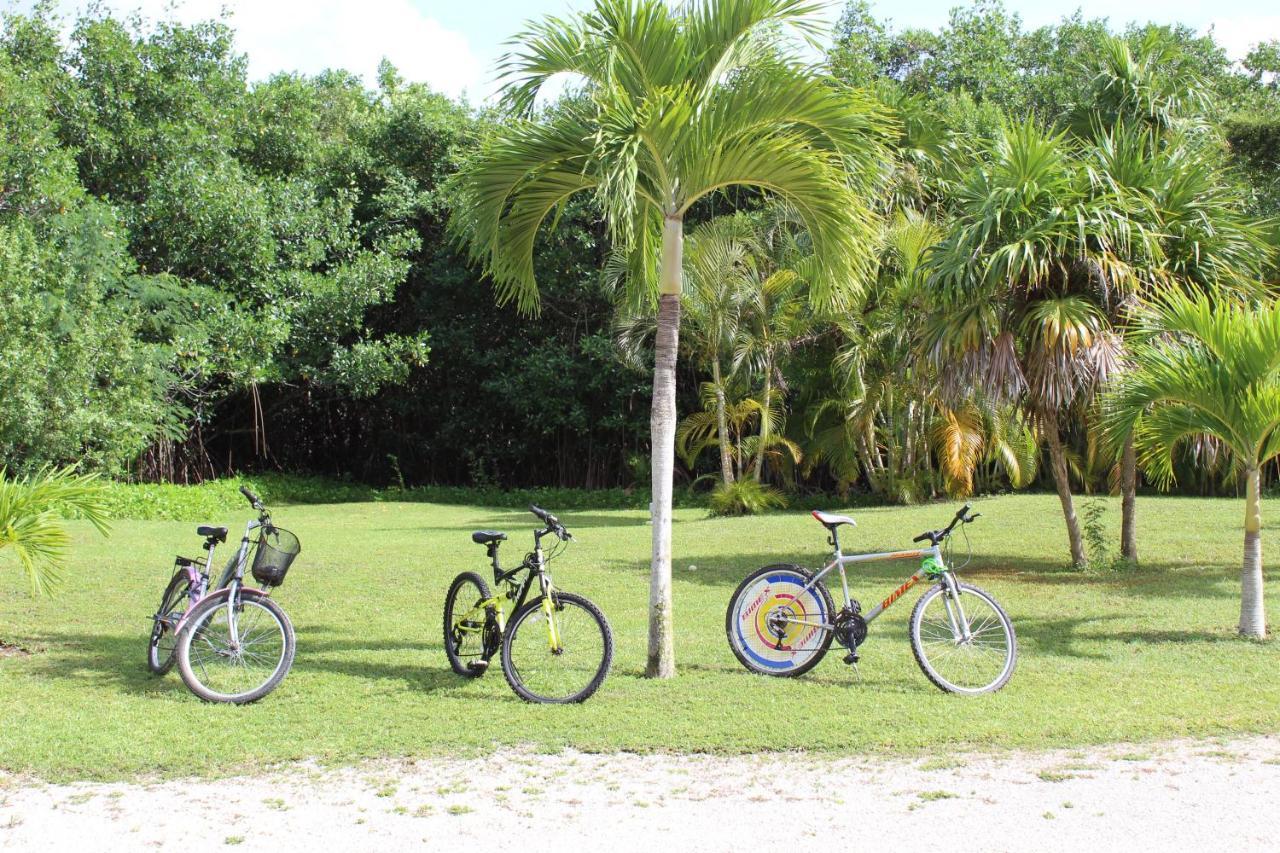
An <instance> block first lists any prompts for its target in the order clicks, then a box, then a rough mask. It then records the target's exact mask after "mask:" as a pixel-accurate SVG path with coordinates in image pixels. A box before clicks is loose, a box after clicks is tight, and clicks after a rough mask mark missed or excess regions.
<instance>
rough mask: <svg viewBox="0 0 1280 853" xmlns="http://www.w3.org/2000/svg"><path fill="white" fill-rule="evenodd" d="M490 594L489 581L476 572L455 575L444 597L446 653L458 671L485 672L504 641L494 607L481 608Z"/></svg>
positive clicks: (451, 665)
mask: <svg viewBox="0 0 1280 853" xmlns="http://www.w3.org/2000/svg"><path fill="white" fill-rule="evenodd" d="M489 597H490V596H489V585H488V584H487V583H485V582H484V578H482V577H480V576H479V575H478V574H476V573H475V572H463V573H462V574H460V575H458V576H457V577H456V578H454V579H453V583H452V584H450V585H449V592H448V594H447V595H445V597H444V656H445V657H447V658H448V659H449V666H450V667H451V668H452V669H453V671H454V672H456V673H458V675H464V676H466V677H468V678H475V677H477V676H480V675H484V674H485V671H486V670H488V668H489V659H490V658H492V657H493V655H494V652H496V651H497V650H498V644H499V643H500V642H501V641H502V640H501V638H500V637H499V636H498V624H497V622H498V620H497V617H496V615H495V614H494V612H493V608H488V607H487V608H485V609H484V610H480V609H478V608H479V605H480V603H481V602H483V601H486V600H488V599H489Z"/></svg>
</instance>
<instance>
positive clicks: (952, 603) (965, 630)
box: [942, 572, 973, 644]
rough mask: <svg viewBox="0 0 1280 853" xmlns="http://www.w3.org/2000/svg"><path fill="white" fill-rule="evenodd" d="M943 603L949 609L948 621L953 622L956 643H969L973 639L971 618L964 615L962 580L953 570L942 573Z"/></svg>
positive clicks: (952, 627)
mask: <svg viewBox="0 0 1280 853" xmlns="http://www.w3.org/2000/svg"><path fill="white" fill-rule="evenodd" d="M942 603H943V606H945V607H946V610H947V621H949V622H950V623H951V635H952V637H953V638H954V639H955V641H956V643H957V644H959V643H967V642H969V641H970V640H971V639H973V634H972V633H971V632H970V631H969V620H968V619H967V618H965V615H964V605H963V604H962V603H961V601H960V582H959V581H957V580H956V576H955V575H954V574H953V573H951V572H946V573H944V574H943V575H942Z"/></svg>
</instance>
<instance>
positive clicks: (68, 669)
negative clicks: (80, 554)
mask: <svg viewBox="0 0 1280 853" xmlns="http://www.w3.org/2000/svg"><path fill="white" fill-rule="evenodd" d="M333 633H334V632H332V631H330V630H329V629H325V628H309V629H307V630H306V631H305V632H304V633H301V634H300V635H299V638H298V650H297V656H296V657H295V658H294V662H293V667H292V669H291V674H292V673H303V672H319V673H331V674H336V675H341V676H344V677H348V678H359V679H364V680H375V681H381V680H396V681H400V682H403V683H404V684H406V685H407V686H409V687H411V688H413V689H415V690H422V691H428V692H435V691H449V690H458V689H462V688H464V687H465V686H466V685H467V684H468V683H469V679H466V678H463V677H461V676H459V675H457V674H456V673H454V672H453V670H451V669H450V668H449V666H448V664H447V663H445V662H444V653H443V651H441V650H440V648H439V646H438V645H432V644H426V643H411V642H403V641H394V642H393V641H386V642H378V641H373V642H370V641H361V640H345V639H338V638H333V639H324V638H323V635H324V634H333ZM146 642H147V640H146V637H145V636H142V635H138V636H121V635H115V634H67V633H58V634H56V635H55V634H49V635H34V636H32V637H30V638H24V643H25V644H26V645H28V646H29V647H31V648H32V649H33V650H34V651H35V653H34V654H32V655H30V656H29V657H26V658H24V659H23V660H24V661H25V662H26V666H24V667H23V670H25V671H27V672H29V673H31V674H32V675H35V676H38V677H41V678H49V679H57V680H70V681H80V682H88V683H91V684H94V685H97V686H104V687H111V688H115V689H119V690H123V691H124V692H126V693H131V694H135V695H140V696H168V695H173V694H176V693H186V692H187V691H186V687H185V685H184V684H183V683H182V679H181V678H180V677H179V675H178V672H177V669H176V666H175V668H174V669H173V670H171V671H170V672H169V674H168V675H166V676H163V677H161V676H156V675H153V674H152V673H151V671H150V670H149V669H147V666H146V658H145V654H146ZM392 651H396V652H402V653H404V654H403V655H402V658H404V661H405V662H403V663H400V662H397V663H392V662H384V661H370V660H352V659H347V658H344V657H343V654H344V653H354V654H359V653H369V652H392ZM410 655H412V657H411V658H410ZM436 655H439V661H440V664H442V665H436V664H434V663H429V662H428V656H430V657H431V658H434V657H435V656H436ZM510 698H511V699H512V700H513V701H518V700H516V699H515V697H514V696H512V697H510Z"/></svg>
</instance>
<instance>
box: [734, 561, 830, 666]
mask: <svg viewBox="0 0 1280 853" xmlns="http://www.w3.org/2000/svg"><path fill="white" fill-rule="evenodd" d="M809 582H810V578H808V577H806V576H805V575H803V574H800V573H798V572H796V571H794V570H791V569H783V568H779V569H775V570H770V571H762V572H760V573H759V574H758V576H756V577H755V578H753V579H751V580H750V581H749V582H748V583H747V584H745V585H744V586H743V588H742V589H741V590H740V592H739V593H738V595H737V596H736V597H735V598H734V600H733V602H732V604H731V606H730V611H729V619H728V622H729V626H728V627H729V638H730V641H731V642H732V643H733V645H734V647H735V650H737V651H739V652H741V654H740V656H739V657H740V659H743V663H746V664H747V665H748V666H750V667H751V668H752V669H754V670H756V671H758V672H763V673H769V674H778V675H782V674H787V673H790V672H793V671H795V670H801V669H804V668H806V667H808V666H809V665H811V664H812V663H814V662H815V658H820V657H821V656H822V655H824V654H825V653H826V651H827V646H828V645H829V643H828V641H827V632H826V631H825V630H824V629H822V628H820V627H817V626H818V625H820V624H827V623H830V622H831V618H832V617H831V613H830V612H829V605H828V603H827V601H826V597H825V596H823V595H821V594H820V592H819V589H818V587H817V585H815V586H813V587H812V588H810V589H809V590H807V591H806V590H805V586H806V585H807V584H808V583H809ZM775 616H783V617H785V618H786V619H787V620H794V621H787V622H785V623H783V624H782V625H781V626H780V627H782V628H783V629H784V630H783V633H782V636H781V637H779V636H778V634H777V632H776V631H775V630H774V629H773V628H772V627H771V625H772V624H776V623H774V622H771V619H772V618H773V617H775Z"/></svg>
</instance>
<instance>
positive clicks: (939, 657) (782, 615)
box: [725, 504, 1018, 694]
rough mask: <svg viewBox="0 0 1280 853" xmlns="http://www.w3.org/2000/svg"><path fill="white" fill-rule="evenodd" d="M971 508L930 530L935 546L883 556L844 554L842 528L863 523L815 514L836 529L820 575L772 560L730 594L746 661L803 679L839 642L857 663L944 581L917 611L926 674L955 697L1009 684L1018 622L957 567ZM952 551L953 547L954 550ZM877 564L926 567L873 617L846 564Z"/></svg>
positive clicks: (731, 633) (732, 637)
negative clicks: (835, 592) (874, 633)
mask: <svg viewBox="0 0 1280 853" xmlns="http://www.w3.org/2000/svg"><path fill="white" fill-rule="evenodd" d="M970 509H971V507H970V506H969V504H965V505H964V506H963V507H961V509H960V511H959V512H957V513H956V515H955V518H953V519H952V520H951V523H950V524H948V525H947V526H946V527H945V528H943V529H942V530H929V531H926V532H924V533H921V534H920V535H919V536H917V537H916V538H915V539H913V540H912V541H913V542H926V541H927V542H928V543H929V547H927V548H919V549H912V550H908V551H887V552H884V553H877V554H852V555H848V556H846V555H844V554H843V553H841V550H840V537H839V531H840V528H841V527H842V526H843V525H846V524H848V525H853V524H855V522H854V520H853V519H852V518H849V517H847V516H843V515H832V514H831V513H826V512H819V511H817V510H815V511H814V513H813V517H814V518H816V519H817V520H818V521H819V522H820V523H821V524H822V526H823V527H825V528H827V531H828V532H829V533H830V539H829V540H828V541H829V543H830V545H831V546H832V548H833V555H832V559H831V562H829V563H827V565H826V566H825V567H823V568H822V569H821V570H820V571H818V572H817V573H814V572H811V571H809V570H808V569H804V568H801V567H800V566H796V565H789V564H788V565H773V566H765V567H764V568H762V569H759V570H757V571H755V572H753V573H752V574H751V575H749V576H748V577H747V579H746V580H744V581H743V582H742V583H741V584H740V585H739V586H738V589H737V590H736V591H735V592H734V594H733V597H732V598H731V599H730V600H729V609H728V612H727V613H726V614H725V633H726V634H727V635H728V638H729V647H730V648H731V649H732V650H733V653H734V655H735V656H736V657H737V658H738V660H739V661H741V662H742V665H743V666H745V667H746V668H747V669H749V670H751V671H752V672H756V673H760V674H762V675H775V676H787V677H794V676H798V675H803V674H804V673H806V672H808V671H809V670H811V669H813V668H814V667H815V666H817V665H818V663H819V662H820V661H821V660H822V658H823V656H824V655H826V653H827V650H828V649H830V647H831V643H832V641H833V640H835V641H838V642H839V643H840V644H841V645H842V646H844V647H845V648H846V649H848V654H846V655H845V658H844V661H845V663H848V664H852V665H856V664H857V662H858V647H859V646H860V645H861V644H862V642H863V641H864V640H866V638H867V627H868V626H869V625H870V624H871V623H872V622H873V621H875V620H876V618H878V617H879V616H880V615H881V614H882V613H884V612H885V610H887V609H888V608H889V607H890V605H892V604H893V603H894V602H895V601H897V600H898V599H899V598H901V597H902V596H903V594H905V593H906V591H907V590H909V589H911V587H913V586H915V585H916V584H917V583H919V582H920V581H922V580H930V581H933V582H934V584H933V586H931V587H930V588H929V589H928V590H926V591H925V593H924V595H922V596H920V600H919V601H917V602H916V606H915V609H914V610H913V611H912V612H911V619H910V622H909V631H910V636H911V650H912V652H913V653H914V654H915V658H916V662H917V663H918V664H919V665H920V669H921V670H923V671H924V674H925V676H926V677H927V678H928V679H929V680H930V681H931V682H933V683H934V684H935V685H936V686H937V687H939V688H941V689H942V690H945V691H947V692H949V693H968V694H977V693H991V692H994V691H996V690H999V689H1000V688H1001V687H1003V686H1004V685H1005V684H1006V683H1008V681H1009V678H1010V676H1012V675H1013V669H1014V666H1015V665H1016V664H1017V660H1018V642H1017V638H1016V636H1015V635H1014V631H1013V623H1012V622H1011V621H1010V620H1009V616H1008V615H1007V614H1006V613H1005V612H1004V608H1002V607H1001V606H1000V605H999V603H997V602H996V600H995V599H994V598H992V597H991V595H990V594H989V593H987V592H984V591H983V590H981V589H979V588H978V587H976V586H974V585H972V584H968V583H964V582H962V581H960V580H959V579H958V578H957V577H956V574H955V567H953V566H952V565H951V564H950V561H949V551H950V541H951V535H952V532H953V531H954V530H955V529H956V527H957V525H959V526H961V527H963V526H964V525H966V524H969V523H971V522H973V521H974V520H975V519H977V518H978V517H979V514H977V513H975V514H972V515H971V514H970ZM944 549H945V550H946V551H947V553H944ZM872 560H921V563H920V568H919V569H918V570H917V571H916V572H915V573H914V574H913V575H912V576H911V577H909V578H907V580H906V581H905V582H903V584H902V585H901V586H899V587H898V588H897V589H895V590H894V591H893V592H891V593H890V594H889V596H888V597H887V598H885V599H884V600H883V601H881V602H880V603H879V604H877V605H875V606H874V607H872V608H871V609H870V610H868V611H867V612H866V613H863V611H862V605H861V604H860V603H859V602H858V601H857V600H856V599H854V598H853V597H851V596H850V595H849V581H848V578H847V576H846V573H845V566H848V565H852V564H854V563H865V562H870V561H872ZM836 569H838V570H839V575H840V587H841V589H842V590H843V592H844V606H843V607H841V608H840V609H839V610H836V608H835V604H834V603H833V602H832V600H831V593H830V592H829V591H828V590H827V587H826V585H825V584H824V583H823V582H822V579H823V578H824V577H826V576H827V575H828V574H830V573H831V572H832V571H833V570H836Z"/></svg>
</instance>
